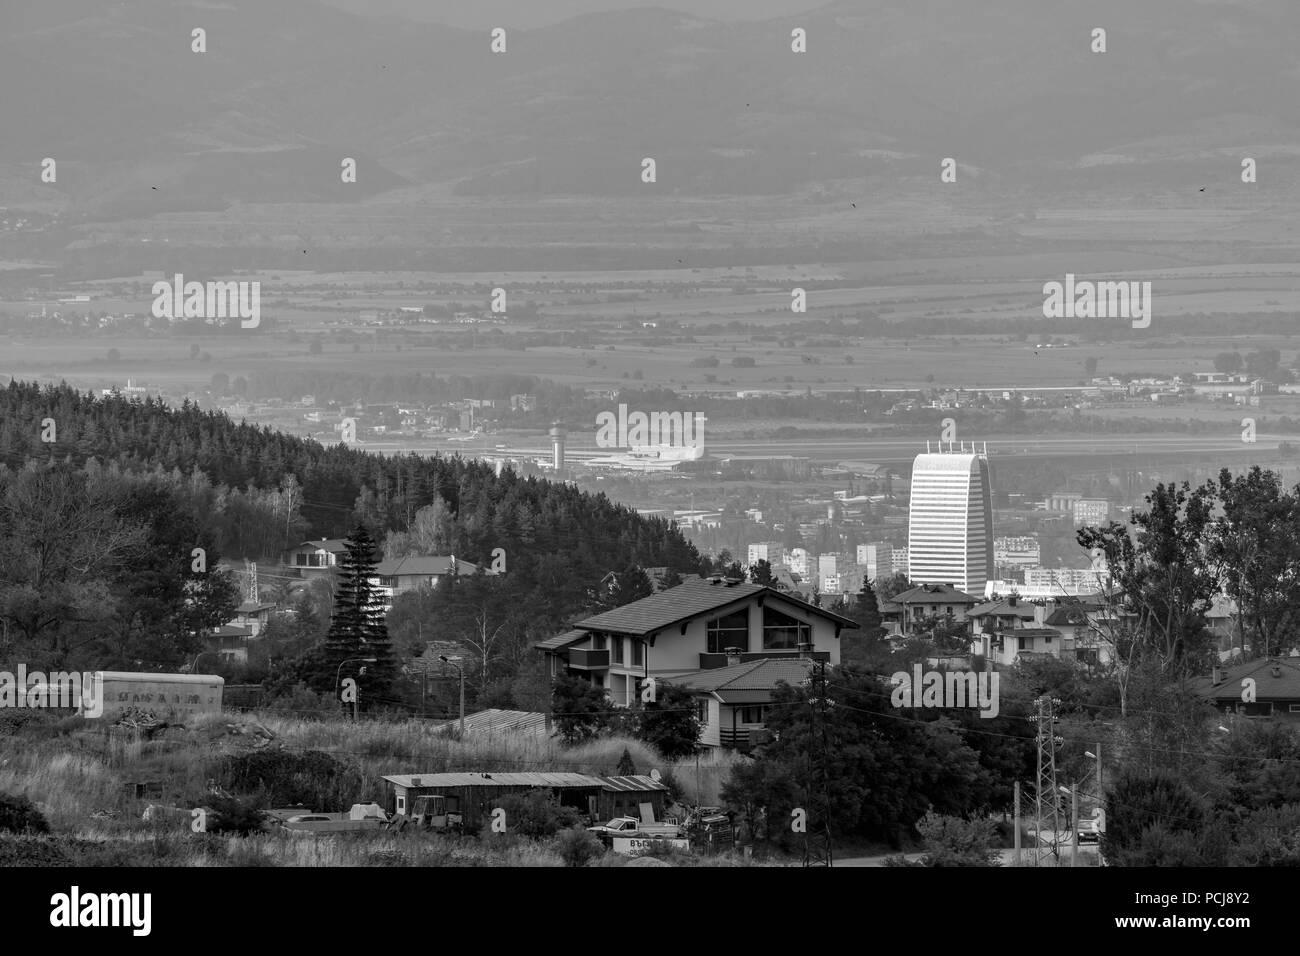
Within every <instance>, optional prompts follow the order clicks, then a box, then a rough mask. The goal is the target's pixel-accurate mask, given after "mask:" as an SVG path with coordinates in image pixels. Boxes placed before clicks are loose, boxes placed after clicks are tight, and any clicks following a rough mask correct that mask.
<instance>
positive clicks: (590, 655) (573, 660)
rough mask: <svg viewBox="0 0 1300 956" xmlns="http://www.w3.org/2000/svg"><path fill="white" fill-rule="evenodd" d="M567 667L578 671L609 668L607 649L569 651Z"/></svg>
mask: <svg viewBox="0 0 1300 956" xmlns="http://www.w3.org/2000/svg"><path fill="white" fill-rule="evenodd" d="M569 667H571V668H573V669H574V670H578V671H603V670H608V669H609V651H607V650H605V651H581V650H577V649H576V648H575V649H572V650H570V651H569Z"/></svg>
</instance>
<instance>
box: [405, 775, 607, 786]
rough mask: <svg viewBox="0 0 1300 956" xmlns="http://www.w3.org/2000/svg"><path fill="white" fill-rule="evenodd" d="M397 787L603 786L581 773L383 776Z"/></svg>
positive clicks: (600, 782) (598, 779) (599, 780)
mask: <svg viewBox="0 0 1300 956" xmlns="http://www.w3.org/2000/svg"><path fill="white" fill-rule="evenodd" d="M384 779H385V780H387V781H388V782H389V783H391V784H394V785H395V786H398V787H408V788H409V787H413V786H415V784H414V783H412V781H413V780H419V781H420V784H419V786H420V788H421V789H423V788H425V787H603V786H604V785H605V782H604V781H603V780H601V778H600V777H591V776H588V775H587V774H584V773H471V772H462V773H397V774H390V775H388V776H385V777H384Z"/></svg>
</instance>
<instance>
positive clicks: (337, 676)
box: [334, 657, 379, 722]
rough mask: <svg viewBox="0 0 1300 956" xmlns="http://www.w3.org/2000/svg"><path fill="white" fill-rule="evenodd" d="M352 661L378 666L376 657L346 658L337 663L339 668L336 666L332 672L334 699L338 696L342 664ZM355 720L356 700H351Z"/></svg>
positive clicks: (354, 719)
mask: <svg viewBox="0 0 1300 956" xmlns="http://www.w3.org/2000/svg"><path fill="white" fill-rule="evenodd" d="M353 661H361V662H362V663H365V664H378V663H379V658H377V657H348V658H345V659H344V660H341V661H339V666H338V668H337V669H336V670H335V671H334V696H335V697H338V696H339V680H340V679H341V677H342V675H343V665H344V664H349V663H351V662H353ZM356 719H357V701H356V698H353V700H352V720H353V721H354V722H355V721H356Z"/></svg>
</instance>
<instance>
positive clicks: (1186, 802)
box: [1101, 771, 1205, 866]
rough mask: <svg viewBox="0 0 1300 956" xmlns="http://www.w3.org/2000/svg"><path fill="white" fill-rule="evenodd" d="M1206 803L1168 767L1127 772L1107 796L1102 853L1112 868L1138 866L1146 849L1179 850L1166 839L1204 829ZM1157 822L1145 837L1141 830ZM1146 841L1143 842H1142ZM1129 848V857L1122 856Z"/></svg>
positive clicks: (1147, 850) (1147, 852)
mask: <svg viewBox="0 0 1300 956" xmlns="http://www.w3.org/2000/svg"><path fill="white" fill-rule="evenodd" d="M1204 820H1205V806H1204V804H1203V803H1202V801H1201V800H1200V799H1199V798H1198V797H1197V796H1196V794H1195V793H1193V792H1192V790H1191V788H1190V787H1188V785H1187V784H1186V783H1185V782H1184V780H1183V779H1182V778H1181V777H1178V776H1175V775H1174V774H1172V773H1169V772H1167V771H1157V772H1155V773H1152V774H1150V775H1148V776H1140V775H1137V774H1133V773H1126V774H1125V775H1124V776H1122V777H1121V778H1120V779H1119V780H1118V781H1117V782H1116V783H1115V785H1114V787H1113V788H1112V789H1111V791H1110V793H1109V794H1107V798H1106V832H1105V833H1104V834H1102V838H1101V851H1102V853H1103V854H1105V856H1106V859H1107V860H1109V861H1111V863H1112V864H1113V865H1115V866H1126V865H1128V866H1141V865H1143V864H1142V863H1141V860H1143V859H1144V858H1146V857H1147V856H1148V855H1149V854H1150V853H1158V854H1159V855H1161V856H1168V855H1172V854H1174V853H1181V852H1182V849H1183V848H1182V847H1181V846H1180V847H1177V848H1174V843H1175V842H1177V841H1175V840H1171V839H1170V837H1172V836H1173V835H1175V834H1177V833H1179V832H1188V833H1193V834H1195V833H1197V832H1199V831H1201V830H1202V829H1203V823H1204ZM1155 826H1159V832H1158V833H1156V834H1155V835H1154V836H1152V837H1151V838H1150V839H1147V837H1146V831H1147V830H1149V829H1151V828H1152V827H1155ZM1144 844H1145V846H1144ZM1129 851H1132V854H1133V856H1132V857H1131V858H1130V857H1129V856H1127V855H1126V854H1127V853H1128V852H1129Z"/></svg>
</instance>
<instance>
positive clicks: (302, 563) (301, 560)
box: [293, 551, 307, 568]
mask: <svg viewBox="0 0 1300 956" xmlns="http://www.w3.org/2000/svg"><path fill="white" fill-rule="evenodd" d="M293 563H294V564H296V565H297V566H298V567H300V568H301V567H306V566H307V555H305V554H303V553H302V552H301V551H299V552H298V553H297V554H295V555H294V556H293Z"/></svg>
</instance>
